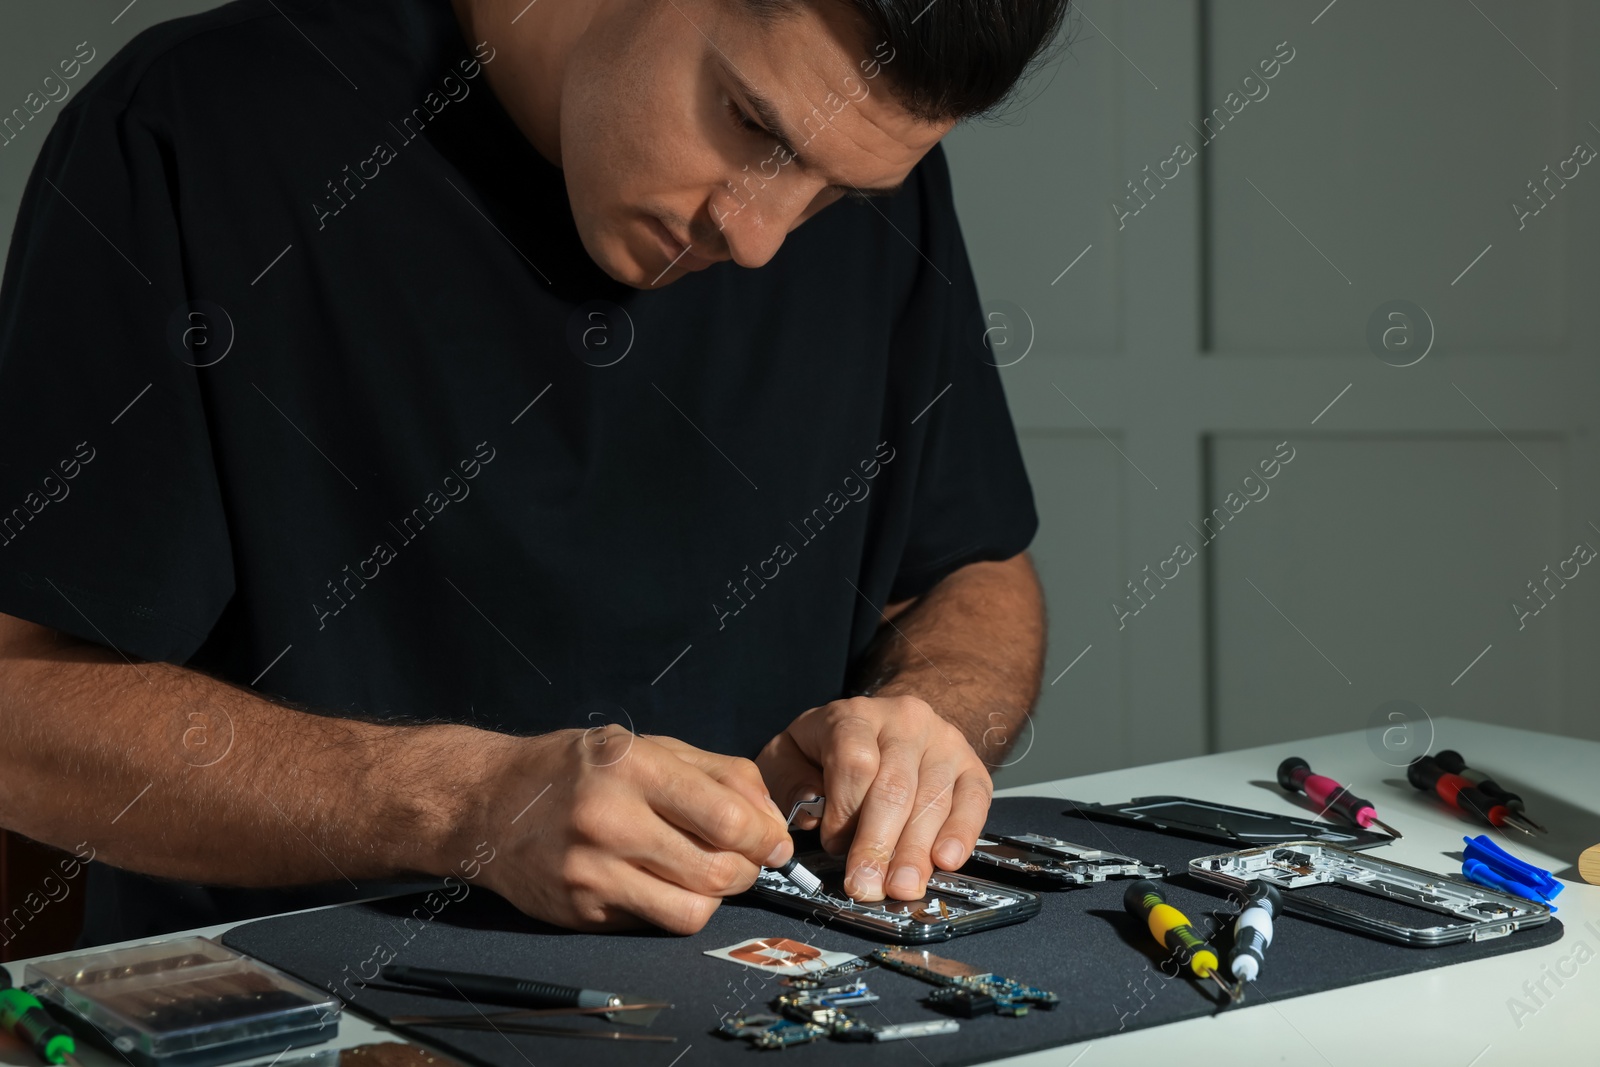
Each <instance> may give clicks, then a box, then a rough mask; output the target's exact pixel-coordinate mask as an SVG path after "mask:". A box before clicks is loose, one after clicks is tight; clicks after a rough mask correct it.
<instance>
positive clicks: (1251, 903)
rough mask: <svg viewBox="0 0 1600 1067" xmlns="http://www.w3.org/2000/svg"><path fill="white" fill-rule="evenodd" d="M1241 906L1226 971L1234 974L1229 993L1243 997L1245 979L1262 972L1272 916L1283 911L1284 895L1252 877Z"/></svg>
mask: <svg viewBox="0 0 1600 1067" xmlns="http://www.w3.org/2000/svg"><path fill="white" fill-rule="evenodd" d="M1245 896H1246V903H1245V906H1244V910H1243V911H1241V912H1240V913H1239V917H1238V918H1237V919H1235V920H1234V923H1233V951H1232V953H1231V954H1230V955H1229V957H1228V973H1230V974H1232V975H1233V989H1232V990H1231V991H1230V995H1231V996H1232V997H1233V999H1234V1000H1235V1001H1239V1000H1241V999H1243V998H1244V985H1245V983H1246V982H1253V981H1255V980H1256V975H1258V974H1260V973H1261V957H1262V954H1263V953H1265V952H1266V951H1267V946H1268V945H1270V944H1272V920H1273V919H1276V918H1277V917H1278V916H1279V915H1281V914H1282V913H1283V898H1282V897H1280V896H1279V895H1278V889H1277V887H1276V886H1274V885H1272V884H1271V883H1268V882H1261V881H1255V882H1251V883H1250V888H1248V889H1246V890H1245Z"/></svg>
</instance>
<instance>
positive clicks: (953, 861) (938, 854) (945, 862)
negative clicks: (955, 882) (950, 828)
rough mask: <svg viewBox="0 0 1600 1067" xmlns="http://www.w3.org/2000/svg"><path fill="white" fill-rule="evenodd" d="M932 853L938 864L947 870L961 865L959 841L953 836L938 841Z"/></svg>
mask: <svg viewBox="0 0 1600 1067" xmlns="http://www.w3.org/2000/svg"><path fill="white" fill-rule="evenodd" d="M933 853H934V857H935V859H936V860H937V861H938V864H939V866H940V867H943V868H944V869H945V870H947V871H953V870H955V869H956V868H957V867H960V866H961V842H960V841H957V840H956V839H955V838H953V837H947V838H945V839H944V840H943V841H940V842H939V844H938V845H937V846H936V847H935V848H934V850H933Z"/></svg>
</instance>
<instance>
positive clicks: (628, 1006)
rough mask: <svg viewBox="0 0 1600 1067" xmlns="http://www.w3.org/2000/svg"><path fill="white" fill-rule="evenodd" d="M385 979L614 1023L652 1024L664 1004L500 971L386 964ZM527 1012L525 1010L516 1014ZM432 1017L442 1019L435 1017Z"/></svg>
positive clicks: (458, 994) (436, 990) (383, 971)
mask: <svg viewBox="0 0 1600 1067" xmlns="http://www.w3.org/2000/svg"><path fill="white" fill-rule="evenodd" d="M379 973H381V974H382V975H383V977H384V979H385V980H386V981H390V982H396V983H399V984H400V985H410V986H418V987H420V988H422V989H429V990H433V991H435V992H439V993H453V994H455V995H457V996H460V997H465V998H468V999H471V998H481V999H483V1000H492V1001H494V1002H495V1003H496V1004H521V1005H523V1006H524V1007H527V1008H545V1009H550V1010H551V1011H552V1013H557V1014H572V1015H604V1016H605V1017H606V1018H607V1019H610V1020H611V1021H612V1022H615V1023H627V1024H628V1025H631V1026H649V1025H650V1024H651V1023H652V1022H654V1021H655V1018H656V1015H657V1014H658V1013H659V1012H660V1011H661V1008H662V1007H663V1005H661V1004H657V1003H645V1002H642V1001H639V1000H638V999H637V998H634V999H631V1000H630V999H629V998H627V997H623V996H620V995H618V994H616V993H602V992H600V991H599V990H596V989H580V988H578V987H577V986H565V985H556V984H555V983H553V982H540V981H536V980H534V979H531V978H508V977H504V976H502V975H497V974H472V973H469V972H467V971H441V970H435V969H434V968H432V967H407V966H405V965H403V964H399V963H390V964H386V965H385V966H384V968H383V970H382V971H381V972H379ZM517 1014H526V1013H517ZM433 1018H439V1017H438V1016H435V1017H433Z"/></svg>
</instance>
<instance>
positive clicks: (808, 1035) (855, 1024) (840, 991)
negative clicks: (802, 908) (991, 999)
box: [718, 979, 961, 1048]
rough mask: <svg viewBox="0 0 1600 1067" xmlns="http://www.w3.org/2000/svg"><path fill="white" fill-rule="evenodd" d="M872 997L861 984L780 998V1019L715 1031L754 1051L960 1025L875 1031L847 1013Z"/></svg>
mask: <svg viewBox="0 0 1600 1067" xmlns="http://www.w3.org/2000/svg"><path fill="white" fill-rule="evenodd" d="M877 1001H878V995H877V994H876V993H874V992H872V991H871V990H870V989H868V988H867V984H866V983H865V982H863V981H861V980H859V979H858V980H856V981H854V982H850V983H848V984H846V985H844V986H840V987H837V988H833V989H824V990H812V989H807V990H801V991H799V992H794V993H785V994H783V995H782V996H780V997H778V999H777V1000H775V1001H773V1007H775V1008H777V1009H778V1011H779V1012H781V1013H782V1014H781V1015H772V1014H768V1013H765V1012H762V1013H758V1014H754V1015H739V1016H734V1017H733V1018H729V1019H724V1020H723V1022H722V1025H721V1026H720V1027H718V1030H719V1031H720V1032H721V1033H723V1034H726V1035H727V1036H729V1037H737V1038H743V1039H744V1040H746V1041H749V1042H750V1043H751V1044H752V1045H754V1046H755V1047H756V1048H787V1047H788V1046H790V1045H803V1044H808V1043H810V1042H812V1041H815V1040H817V1039H818V1038H821V1037H833V1038H837V1039H838V1040H841V1041H904V1040H906V1039H908V1038H916V1037H932V1036H934V1035H937V1034H953V1033H955V1032H956V1031H957V1030H959V1029H961V1024H960V1023H958V1022H956V1021H955V1020H953V1019H930V1020H926V1021H923V1022H914V1023H893V1024H890V1025H886V1026H876V1025H874V1024H872V1023H869V1022H867V1021H866V1020H865V1019H863V1018H861V1017H860V1016H859V1015H856V1014H855V1013H853V1012H852V1011H851V1010H850V1009H851V1008H855V1007H859V1006H861V1005H863V1004H875V1003H877Z"/></svg>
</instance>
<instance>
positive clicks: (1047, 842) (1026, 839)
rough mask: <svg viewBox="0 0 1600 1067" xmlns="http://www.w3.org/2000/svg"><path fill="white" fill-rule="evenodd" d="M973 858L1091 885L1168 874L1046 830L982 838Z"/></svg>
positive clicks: (1014, 870) (1028, 874)
mask: <svg viewBox="0 0 1600 1067" xmlns="http://www.w3.org/2000/svg"><path fill="white" fill-rule="evenodd" d="M972 862H973V863H977V864H982V865H984V866H987V867H993V868H996V869H997V870H999V871H1002V872H1005V873H1007V874H1012V875H1020V876H1022V877H1026V878H1030V879H1035V880H1041V881H1051V882H1058V883H1061V884H1063V885H1089V884H1091V883H1094V882H1104V881H1105V880H1106V879H1108V878H1165V877H1166V875H1167V869H1166V868H1165V867H1163V866H1162V865H1161V864H1159V863H1145V862H1144V861H1143V860H1137V859H1134V858H1133V857H1132V856H1124V855H1123V854H1122V853H1120V852H1106V851H1104V850H1103V849H1098V848H1089V847H1088V846H1087V845H1075V844H1073V843H1072V842H1071V841H1063V840H1061V839H1060V838H1059V837H1046V836H1045V835H1044V834H995V835H994V836H993V837H992V838H991V837H980V838H978V845H977V847H976V848H974V849H973V850H972Z"/></svg>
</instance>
